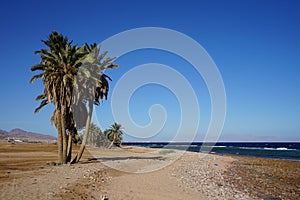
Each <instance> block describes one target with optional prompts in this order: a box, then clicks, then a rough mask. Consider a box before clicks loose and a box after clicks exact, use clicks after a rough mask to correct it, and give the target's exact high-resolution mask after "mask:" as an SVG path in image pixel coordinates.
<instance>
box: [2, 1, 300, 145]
mask: <svg viewBox="0 0 300 200" xmlns="http://www.w3.org/2000/svg"><path fill="white" fill-rule="evenodd" d="M299 10H300V2H299V1H297V0H294V1H291V0H284V1H283V0H282V1H279V0H269V1H266V0H258V1H255V0H240V1H232V0H228V1H221V0H220V1H215V0H213V1H189V0H185V1H156V0H154V1H96V0H94V1H75V0H74V1H54V0H53V1H30V0H29V1H14V0H11V1H7V2H3V1H2V2H1V3H0V25H1V37H0V42H1V43H0V44H1V45H0V55H1V60H0V64H1V73H0V91H1V98H0V106H1V115H0V129H4V130H10V129H13V128H22V129H25V130H28V131H34V132H40V133H45V134H51V135H56V130H55V128H54V126H51V125H50V123H49V119H50V116H51V113H52V110H53V107H51V106H48V107H47V108H46V109H44V110H42V111H41V112H40V113H39V114H37V115H35V114H34V113H33V111H34V109H35V107H36V106H38V102H36V101H35V100H34V98H35V97H36V96H37V95H38V94H40V93H41V92H42V85H41V82H36V83H35V84H29V80H30V78H31V77H32V76H33V73H32V72H30V67H31V66H32V65H34V64H36V63H38V62H39V57H38V56H35V55H34V51H35V50H38V49H40V48H43V47H44V46H43V44H42V43H41V39H45V38H46V37H47V35H49V34H50V32H51V31H52V30H57V31H59V32H60V33H63V34H65V35H67V36H68V37H69V38H70V39H73V40H74V42H76V43H78V44H83V43H85V42H87V43H92V42H96V43H100V42H102V41H103V40H105V39H107V38H108V37H110V36H113V35H115V34H117V33H119V32H122V31H125V30H129V29H133V28H139V27H148V26H151V27H164V28H169V29H173V30H176V31H179V32H182V33H184V34H186V35H188V36H189V37H191V38H193V39H194V40H196V41H197V42H198V43H199V44H201V45H202V46H203V47H204V48H205V49H206V51H207V52H208V53H209V54H210V56H211V57H212V59H213V60H214V62H215V63H216V65H217V66H218V69H219V71H220V73H221V75H222V78H223V81H224V85H225V89H226V95H227V116H226V120H225V125H224V129H223V132H222V136H221V138H223V139H226V140H292V141H300V123H299V122H300V103H299V102H300V78H299V74H300V20H299V19H300V12H299ZM116 62H117V63H118V64H119V65H120V66H121V67H120V68H119V69H117V70H113V71H109V72H108V74H109V75H110V76H111V77H112V79H113V80H114V81H113V83H112V90H111V91H113V88H114V85H115V84H116V83H117V81H118V80H119V79H120V77H121V76H122V75H123V74H124V73H126V72H127V71H129V70H130V69H131V68H132V67H135V66H137V65H140V64H144V63H149V62H157V63H163V64H166V65H169V66H171V67H173V68H174V69H176V70H178V71H179V72H180V73H182V74H183V75H185V76H186V77H188V79H189V80H190V84H191V85H192V87H193V88H194V89H195V91H197V92H196V93H197V94H196V95H197V98H198V100H199V107H200V111H201V120H200V124H199V138H201V134H203V133H204V132H205V130H206V129H207V126H208V123H209V118H210V114H209V113H210V99H209V98H210V97H209V94H208V92H207V90H206V89H205V83H204V82H203V80H202V79H201V76H199V75H194V74H195V73H194V72H193V69H192V67H190V66H189V64H188V63H186V62H185V61H184V60H182V59H180V58H178V57H176V56H174V55H172V54H168V53H166V52H160V51H155V50H145V51H137V52H134V53H129V54H128V55H126V56H123V57H120V58H119V59H118V60H117V61H116ZM183 66H184V67H183ZM137 78H138V77H137ZM109 97H111V93H110V96H109ZM153 104H162V105H163V106H164V107H165V110H166V112H167V113H168V114H167V115H168V117H169V118H168V119H167V121H166V126H165V127H164V129H163V130H162V131H161V133H160V134H158V135H157V136H156V138H155V140H169V139H170V138H172V137H173V136H172V134H173V133H174V132H176V128H177V127H178V124H179V121H180V109H179V108H178V101H177V100H176V98H175V96H174V95H173V94H172V93H171V92H170V91H169V90H168V89H167V88H163V87H161V86H157V85H146V86H144V87H142V88H140V89H139V90H138V91H136V93H134V95H133V97H132V100H131V102H130V106H129V109H130V111H131V114H132V118H133V119H134V120H135V121H136V123H138V124H140V125H146V124H147V123H148V122H149V117H148V114H147V112H148V109H149V107H151V105H153ZM96 109H97V112H96V115H97V117H98V120H99V123H100V124H101V126H102V128H104V129H105V128H107V127H108V126H109V124H112V123H113V121H114V119H113V117H112V114H111V109H110V101H106V102H104V103H103V105H102V106H101V107H98V108H96ZM191 120H192V119H191ZM125 131H126V126H125ZM186 132H187V134H188V132H189V130H186ZM125 139H126V140H131V139H132V138H130V137H125Z"/></svg>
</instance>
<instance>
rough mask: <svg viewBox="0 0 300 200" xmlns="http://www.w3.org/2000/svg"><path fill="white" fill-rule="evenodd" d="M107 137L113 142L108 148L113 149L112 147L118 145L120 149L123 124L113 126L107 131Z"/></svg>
mask: <svg viewBox="0 0 300 200" xmlns="http://www.w3.org/2000/svg"><path fill="white" fill-rule="evenodd" d="M105 135H106V137H107V138H108V139H109V140H110V141H111V144H110V145H109V147H108V148H111V147H112V145H116V146H118V147H119V146H120V145H121V143H122V135H123V131H122V126H121V124H118V123H116V122H115V123H114V124H113V125H111V126H110V128H109V129H108V130H106V131H105Z"/></svg>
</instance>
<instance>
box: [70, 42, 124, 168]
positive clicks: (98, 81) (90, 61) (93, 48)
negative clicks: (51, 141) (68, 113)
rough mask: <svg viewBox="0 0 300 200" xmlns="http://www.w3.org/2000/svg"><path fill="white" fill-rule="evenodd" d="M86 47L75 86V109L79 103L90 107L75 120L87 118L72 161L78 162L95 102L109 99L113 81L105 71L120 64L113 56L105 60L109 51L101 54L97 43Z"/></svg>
mask: <svg viewBox="0 0 300 200" xmlns="http://www.w3.org/2000/svg"><path fill="white" fill-rule="evenodd" d="M85 49H86V51H87V52H88V55H87V57H86V59H85V61H84V62H83V64H82V66H81V68H80V70H79V71H78V75H77V77H76V81H75V82H76V84H75V86H74V94H73V95H74V98H73V99H74V106H73V108H74V110H76V109H77V106H78V105H85V106H86V107H88V109H87V110H88V111H87V113H88V114H87V117H86V118H85V119H84V118H81V117H80V116H81V115H79V116H75V119H76V120H75V121H76V122H77V123H83V122H80V120H85V131H84V135H83V139H82V144H81V146H80V149H79V151H78V153H77V155H76V156H75V158H74V159H73V160H72V163H74V162H78V161H79V160H80V158H81V156H82V154H83V151H84V149H85V146H86V142H87V138H88V134H89V128H90V124H91V119H92V113H93V109H94V104H95V105H99V104H100V100H101V99H103V98H105V99H107V95H108V91H109V83H108V80H110V81H111V78H110V77H109V76H107V75H106V74H104V73H103V71H104V70H106V69H111V68H117V67H118V65H115V64H113V58H109V57H108V58H106V59H105V60H104V61H102V59H103V58H104V57H105V56H106V54H107V51H106V52H103V53H101V54H100V47H98V46H97V45H96V44H95V43H94V44H92V45H87V44H86V45H85Z"/></svg>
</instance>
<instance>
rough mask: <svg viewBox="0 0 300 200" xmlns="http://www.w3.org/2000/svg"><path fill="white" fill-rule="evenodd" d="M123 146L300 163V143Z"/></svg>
mask: <svg viewBox="0 0 300 200" xmlns="http://www.w3.org/2000/svg"><path fill="white" fill-rule="evenodd" d="M123 145H130V146H140V147H146V148H167V149H177V150H185V151H191V152H204V153H211V154H219V155H238V156H248V157H258V158H273V159H283V160H294V161H298V162H300V142H217V143H202V142H193V143H190V144H189V143H178V142H176V143H174V142H172V143H168V142H125V143H123Z"/></svg>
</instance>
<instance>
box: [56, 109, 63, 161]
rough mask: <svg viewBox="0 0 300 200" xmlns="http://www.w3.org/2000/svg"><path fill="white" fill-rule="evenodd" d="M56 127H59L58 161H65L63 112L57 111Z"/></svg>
mask: <svg viewBox="0 0 300 200" xmlns="http://www.w3.org/2000/svg"><path fill="white" fill-rule="evenodd" d="M57 119H58V121H57V122H56V128H57V150H58V163H60V164H61V163H63V138H62V135H63V134H62V127H61V113H60V111H57Z"/></svg>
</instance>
